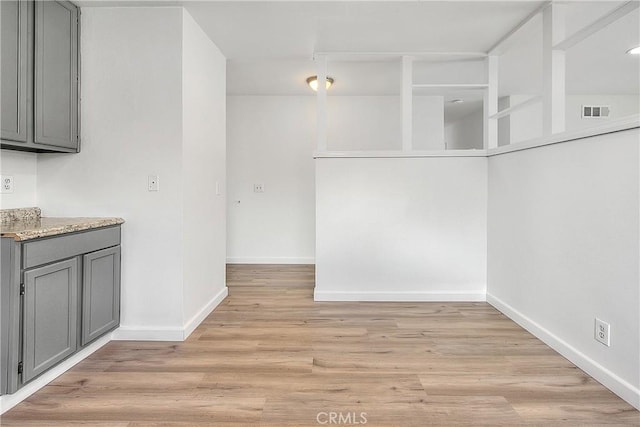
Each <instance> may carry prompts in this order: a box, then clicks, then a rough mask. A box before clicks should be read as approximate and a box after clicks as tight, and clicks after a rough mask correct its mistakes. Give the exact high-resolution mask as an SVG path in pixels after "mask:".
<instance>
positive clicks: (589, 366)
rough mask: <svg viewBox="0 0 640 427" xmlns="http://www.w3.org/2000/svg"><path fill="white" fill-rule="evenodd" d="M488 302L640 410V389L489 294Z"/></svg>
mask: <svg viewBox="0 0 640 427" xmlns="http://www.w3.org/2000/svg"><path fill="white" fill-rule="evenodd" d="M487 302H488V303H489V304H491V305H492V306H494V307H495V308H496V309H498V310H499V311H501V312H502V313H503V314H504V315H506V316H507V317H509V318H510V319H511V320H513V321H514V322H516V323H517V324H518V325H520V326H522V327H523V328H524V329H526V330H527V331H529V332H531V333H532V334H533V335H535V336H536V337H537V338H538V339H540V340H541V341H542V342H544V343H545V344H547V345H548V346H549V347H551V348H552V349H554V350H555V351H557V352H558V353H560V354H561V355H562V356H564V357H566V358H567V359H569V361H571V362H572V363H574V364H575V365H576V366H577V367H579V368H580V369H582V370H583V371H585V372H586V373H587V374H589V375H590V376H592V377H593V378H594V379H596V380H597V381H598V382H600V383H601V384H602V385H604V386H605V387H607V388H608V389H609V390H611V391H612V392H614V393H615V394H617V395H618V396H620V397H621V398H622V399H624V400H625V401H627V402H629V404H631V405H632V406H633V407H635V408H636V409H638V410H640V389H638V388H637V387H635V386H634V385H633V384H630V383H628V382H627V381H625V380H624V379H622V378H620V377H618V376H617V375H616V374H614V373H613V372H611V371H609V370H608V369H607V368H605V367H604V366H602V365H600V364H599V363H597V362H596V361H594V360H593V359H591V358H590V357H589V356H587V355H586V354H584V353H582V352H581V351H579V350H577V349H576V348H574V347H573V346H571V345H570V344H569V343H567V342H566V341H564V340H563V339H561V338H559V337H558V336H556V335H554V334H553V333H552V332H551V331H549V330H548V329H545V328H543V327H542V326H540V325H539V324H538V323H537V322H536V321H534V320H533V319H531V318H529V317H527V316H525V315H524V314H522V313H520V312H519V311H518V310H516V309H515V308H513V307H511V306H510V305H509V304H507V303H505V302H504V301H502V300H500V299H499V298H497V297H495V296H493V295H491V294H489V293H487Z"/></svg>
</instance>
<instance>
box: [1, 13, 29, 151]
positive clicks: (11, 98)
mask: <svg viewBox="0 0 640 427" xmlns="http://www.w3.org/2000/svg"><path fill="white" fill-rule="evenodd" d="M0 7H1V8H2V11H1V14H2V22H1V26H0V30H1V34H0V37H1V38H0V44H1V51H2V61H1V64H2V66H1V68H2V69H1V71H0V73H1V77H0V78H1V82H0V84H1V87H2V96H1V98H2V112H1V114H0V116H1V117H2V132H1V137H2V139H5V140H11V141H17V142H27V78H28V71H27V56H28V53H29V52H28V45H27V22H28V21H27V2H26V1H2V2H0Z"/></svg>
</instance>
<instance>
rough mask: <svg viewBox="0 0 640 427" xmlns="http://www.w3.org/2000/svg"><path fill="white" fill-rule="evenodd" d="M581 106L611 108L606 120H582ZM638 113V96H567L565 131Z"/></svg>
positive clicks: (639, 110)
mask: <svg viewBox="0 0 640 427" xmlns="http://www.w3.org/2000/svg"><path fill="white" fill-rule="evenodd" d="M583 105H608V106H610V107H611V111H610V114H609V117H608V118H607V119H604V118H603V119H584V118H582V106H583ZM639 112H640V96H638V95H567V104H566V128H567V130H577V129H585V128H590V127H594V126H600V125H602V124H604V123H607V120H611V119H617V118H620V117H626V116H631V115H633V114H638V113H639Z"/></svg>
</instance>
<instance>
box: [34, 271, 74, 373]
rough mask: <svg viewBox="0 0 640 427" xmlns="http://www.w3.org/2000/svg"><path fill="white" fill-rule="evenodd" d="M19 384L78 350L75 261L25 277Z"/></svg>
mask: <svg viewBox="0 0 640 427" xmlns="http://www.w3.org/2000/svg"><path fill="white" fill-rule="evenodd" d="M24 282H25V293H24V311H23V316H24V317H23V322H24V337H23V359H22V360H23V364H24V366H23V372H22V381H23V382H27V381H29V380H31V379H33V378H35V377H36V376H38V375H40V374H41V373H43V372H44V371H46V370H47V369H49V368H50V367H52V366H53V365H55V364H56V363H58V362H60V361H61V360H63V359H65V358H66V357H67V356H69V355H71V354H73V353H74V352H75V351H76V348H77V327H78V325H77V314H78V259H77V258H72V259H69V260H66V261H61V262H57V263H55V264H50V265H47V266H44V267H40V268H34V269H32V270H27V271H25V273H24Z"/></svg>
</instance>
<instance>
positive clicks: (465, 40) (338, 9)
mask: <svg viewBox="0 0 640 427" xmlns="http://www.w3.org/2000/svg"><path fill="white" fill-rule="evenodd" d="M121 3H122V5H125V4H127V5H138V6H139V5H146V6H150V5H158V4H160V5H181V6H184V7H185V8H186V9H187V10H188V11H189V13H190V14H191V15H192V16H193V17H194V19H195V20H196V21H197V22H198V24H199V25H200V26H201V27H202V28H203V30H204V31H205V32H206V33H207V34H208V36H209V37H210V38H211V40H213V41H214V42H215V43H216V45H217V46H218V47H219V48H220V50H221V51H222V53H223V54H224V55H225V56H226V57H227V58H228V69H227V92H228V93H229V94H233V95H247V94H251V95H309V96H312V95H313V92H311V91H310V89H309V88H308V87H307V85H306V83H305V79H306V78H307V77H308V76H310V75H313V74H316V71H315V65H314V62H313V55H314V53H317V52H378V53H379V52H397V53H402V52H424V51H435V52H487V51H488V50H489V49H490V48H491V47H492V46H493V45H494V44H495V43H496V42H497V41H498V40H500V39H501V38H502V37H503V36H504V35H505V34H507V33H508V32H509V31H510V30H511V29H512V28H514V27H515V26H516V25H517V24H518V23H520V22H521V21H522V20H523V19H524V18H525V17H527V16H528V15H529V14H530V13H531V12H532V11H534V10H536V9H537V8H539V7H540V6H541V5H542V4H543V3H544V2H542V1H527V0H524V1H513V0H512V1H482V0H475V1H429V0H427V1H339V0H336V1H306V0H305V1H269V0H267V1H238V0H236V1H217V0H212V1H207V0H205V1H153V0H152V1H138V2H121ZM114 4H116V3H114V2H113V1H103V2H100V1H98V2H88V1H85V2H84V3H83V6H88V5H92V6H94V5H111V6H112V5H114ZM117 4H118V5H120V3H117ZM567 4H568V6H567V7H568V9H569V10H568V11H567V33H568V34H572V33H573V32H575V31H577V30H578V29H580V28H582V27H583V26H584V25H586V24H589V23H590V22H592V21H593V20H595V19H597V18H598V17H599V16H601V15H602V14H604V13H606V12H607V11H609V10H611V9H613V8H615V7H617V6H618V5H619V4H621V2H619V1H586V2H575V1H574V2H568V3H567ZM639 15H640V13H639V12H638V10H636V11H635V12H634V13H631V14H629V15H627V16H625V17H624V18H622V19H620V20H619V21H617V22H616V23H614V24H612V25H611V26H609V27H607V28H606V29H604V30H602V31H600V32H598V33H596V34H595V35H593V36H591V37H589V38H588V39H587V40H585V41H583V42H582V43H580V44H578V45H576V46H575V47H573V48H572V49H571V50H570V51H568V53H567V90H568V92H569V93H635V94H637V93H639V91H640V58H638V57H635V58H634V57H630V56H629V55H625V54H624V51H625V50H626V49H628V48H629V47H631V46H632V45H634V43H635V45H637V44H638V43H640V35H639V33H640V19H639ZM541 21H542V20H541V19H540V18H536V19H534V20H532V21H531V23H530V24H529V25H528V26H527V27H526V28H525V29H524V30H523V31H520V32H519V33H518V34H517V37H515V38H514V42H513V43H511V47H510V48H509V50H508V51H507V52H506V53H505V54H504V55H503V56H502V57H501V59H500V95H501V96H504V95H508V94H512V93H539V92H540V90H541V86H542V50H541V34H542V30H541V28H542V24H541ZM341 59H343V58H341ZM440 59H442V58H440ZM447 59H448V60H450V59H452V58H447ZM484 69H485V66H484V63H483V61H482V60H481V59H480V60H478V58H477V57H476V58H473V57H459V58H457V59H456V60H455V61H447V62H442V61H439V60H437V59H436V60H421V61H418V62H416V63H415V64H414V81H415V82H416V83H484V82H486V73H485V71H484ZM400 70H401V66H400V60H399V59H398V57H397V56H396V57H394V58H391V57H389V56H370V57H366V58H364V57H361V58H359V60H355V61H354V60H353V58H351V60H348V61H347V60H330V61H329V64H328V72H329V75H330V76H332V77H334V78H335V84H334V86H333V87H332V89H331V91H330V92H329V94H330V95H397V94H399V92H400V74H401V71H400ZM444 95H445V96H447V97H449V98H447V99H453V98H457V97H460V96H459V95H456V94H453V93H444ZM477 95H478V94H477V93H474V95H473V96H468V97H467V99H466V100H468V101H469V102H465V103H464V104H455V105H452V104H449V105H448V107H447V110H448V111H449V116H450V117H458V116H459V115H460V114H466V113H468V112H470V111H471V110H472V109H474V108H476V109H477V108H478V107H479V106H480V105H481V102H480V101H479V99H478V96H477ZM466 100H465V101H466ZM445 105H447V104H445Z"/></svg>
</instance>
